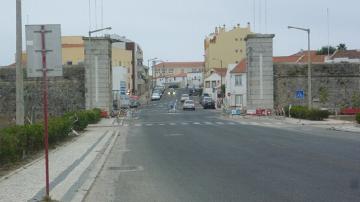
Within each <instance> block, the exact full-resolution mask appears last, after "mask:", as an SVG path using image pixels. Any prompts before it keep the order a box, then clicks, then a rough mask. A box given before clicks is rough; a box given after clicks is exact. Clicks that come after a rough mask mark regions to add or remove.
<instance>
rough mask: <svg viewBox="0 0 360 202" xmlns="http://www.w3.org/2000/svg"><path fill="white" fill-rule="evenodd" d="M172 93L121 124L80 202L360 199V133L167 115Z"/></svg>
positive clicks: (205, 113)
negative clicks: (115, 137) (92, 182)
mask: <svg viewBox="0 0 360 202" xmlns="http://www.w3.org/2000/svg"><path fill="white" fill-rule="evenodd" d="M180 94H181V92H180V91H179V92H178V93H177V96H180ZM175 99H176V98H175V97H169V96H165V97H163V98H162V100H161V101H156V102H152V103H150V104H149V105H148V106H145V107H144V108H143V109H141V110H140V111H139V113H138V115H137V117H134V118H132V119H129V120H126V121H125V122H124V124H123V126H121V127H122V133H121V136H120V137H119V138H118V140H117V141H118V142H117V143H116V144H115V146H114V148H113V149H112V151H111V153H110V155H109V157H108V159H107V161H106V163H105V165H104V167H103V169H102V171H101V173H100V175H99V176H98V178H97V179H96V181H95V183H94V185H93V187H92V189H91V190H90V192H89V194H88V196H87V198H86V200H85V201H124V202H142V201H146V202H147V201H152V202H154V201H156V202H173V201H174V202H177V201H184V202H190V201H194V202H202V201H204V202H212V201H214V202H215V201H226V202H231V201H266V202H271V201H274V202H279V201H306V202H307V201H314V202H315V201H316V202H321V201H324V202H331V201H334V202H335V201H336V202H338V201H341V202H343V201H354V202H358V201H360V135H356V134H351V133H342V132H337V131H328V130H325V129H315V128H309V126H302V127H306V128H299V127H297V128H296V127H294V128H291V127H287V128H272V127H262V126H254V125H243V124H235V123H233V122H231V121H226V120H222V119H220V118H218V117H219V112H217V111H214V110H203V109H201V108H199V106H197V107H198V108H197V109H196V111H195V112H192V111H189V112H183V111H181V110H179V112H178V113H171V114H168V113H167V105H168V103H169V102H170V101H172V100H175Z"/></svg>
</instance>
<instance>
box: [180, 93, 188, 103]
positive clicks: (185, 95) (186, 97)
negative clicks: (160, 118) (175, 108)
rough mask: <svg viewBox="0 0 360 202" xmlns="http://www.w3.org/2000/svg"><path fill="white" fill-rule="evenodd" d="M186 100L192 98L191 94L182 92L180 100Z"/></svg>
mask: <svg viewBox="0 0 360 202" xmlns="http://www.w3.org/2000/svg"><path fill="white" fill-rule="evenodd" d="M186 100H190V97H189V94H182V95H181V98H180V101H181V102H185V101H186Z"/></svg>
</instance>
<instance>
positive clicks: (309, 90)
mask: <svg viewBox="0 0 360 202" xmlns="http://www.w3.org/2000/svg"><path fill="white" fill-rule="evenodd" d="M288 29H297V30H301V31H305V32H307V34H308V107H309V109H311V108H312V95H311V54H310V29H306V28H301V27H293V26H288Z"/></svg>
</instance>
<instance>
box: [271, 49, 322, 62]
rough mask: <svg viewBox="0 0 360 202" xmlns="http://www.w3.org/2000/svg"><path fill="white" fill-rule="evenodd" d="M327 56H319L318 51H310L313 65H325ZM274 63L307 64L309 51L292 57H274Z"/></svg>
mask: <svg viewBox="0 0 360 202" xmlns="http://www.w3.org/2000/svg"><path fill="white" fill-rule="evenodd" d="M325 57H326V56H325V55H318V54H317V51H314V50H312V51H310V58H311V63H324V62H325ZM273 62H274V63H307V62H308V51H300V52H298V53H295V54H293V55H290V56H278V57H273Z"/></svg>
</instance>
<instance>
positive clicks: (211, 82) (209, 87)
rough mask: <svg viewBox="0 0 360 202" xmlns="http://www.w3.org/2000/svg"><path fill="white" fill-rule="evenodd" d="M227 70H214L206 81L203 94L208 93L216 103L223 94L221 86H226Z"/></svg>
mask: <svg viewBox="0 0 360 202" xmlns="http://www.w3.org/2000/svg"><path fill="white" fill-rule="evenodd" d="M226 72H227V69H226V68H213V69H211V70H210V75H209V76H208V77H207V78H206V79H205V80H204V90H203V93H208V94H209V95H210V96H211V97H212V98H213V99H214V100H215V101H217V100H218V97H219V94H220V92H221V84H225V76H226Z"/></svg>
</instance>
